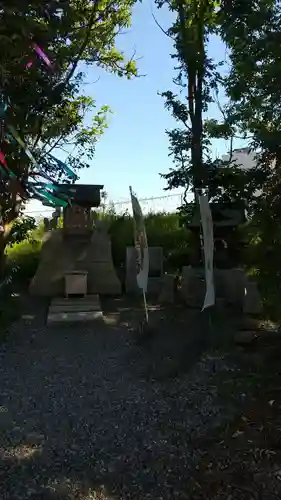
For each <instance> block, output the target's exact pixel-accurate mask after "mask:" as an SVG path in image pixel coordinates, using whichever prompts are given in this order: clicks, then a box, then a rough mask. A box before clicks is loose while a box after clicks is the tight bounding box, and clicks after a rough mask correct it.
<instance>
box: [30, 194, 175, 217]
mask: <svg viewBox="0 0 281 500" xmlns="http://www.w3.org/2000/svg"><path fill="white" fill-rule="evenodd" d="M176 197H177V198H178V199H180V200H181V201H182V197H183V193H178V194H169V195H166V196H155V197H151V198H139V202H140V203H142V202H143V203H148V202H151V203H153V202H154V201H157V200H158V201H159V200H168V199H171V198H176ZM104 205H105V208H110V206H113V207H116V206H120V205H131V200H128V199H127V200H124V201H116V202H114V201H109V202H108V203H105V204H104ZM54 210H55V207H53V208H52V207H50V208H44V209H41V210H26V211H25V213H26V214H27V215H33V214H38V215H42V216H43V215H45V214H46V215H48V214H50V213H52V212H53V211H54Z"/></svg>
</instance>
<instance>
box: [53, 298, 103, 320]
mask: <svg viewBox="0 0 281 500" xmlns="http://www.w3.org/2000/svg"><path fill="white" fill-rule="evenodd" d="M102 318H103V314H102V311H101V307H100V301H99V297H98V295H93V296H88V297H83V298H77V299H74V298H71V299H68V298H56V299H54V300H52V302H51V305H50V308H49V313H48V318H47V324H48V325H50V324H54V323H67V322H68V323H71V322H79V321H81V322H87V321H94V320H97V319H102Z"/></svg>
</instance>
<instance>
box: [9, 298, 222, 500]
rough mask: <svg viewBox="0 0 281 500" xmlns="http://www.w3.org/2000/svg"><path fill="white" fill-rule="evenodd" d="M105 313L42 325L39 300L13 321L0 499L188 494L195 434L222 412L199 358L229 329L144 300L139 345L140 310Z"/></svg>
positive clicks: (188, 497)
mask: <svg viewBox="0 0 281 500" xmlns="http://www.w3.org/2000/svg"><path fill="white" fill-rule="evenodd" d="M102 308H103V311H104V315H105V324H103V325H102V324H98V323H95V324H92V325H88V326H81V325H72V327H71V328H67V327H64V328H57V327H56V328H46V327H45V324H44V318H45V313H46V304H45V303H43V302H41V305H40V306H39V303H36V311H37V315H38V314H39V311H40V314H39V316H40V317H37V318H36V320H35V321H34V322H32V321H31V322H30V323H26V322H23V323H19V324H18V327H17V340H16V342H14V343H13V347H12V344H10V351H9V344H8V345H7V350H6V353H7V354H6V353H4V363H5V367H6V368H5V369H6V376H7V377H8V380H6V382H5V383H4V384H2V385H1V387H0V396H2V388H3V392H5V394H4V395H3V396H4V402H3V413H2V414H0V436H1V437H0V498H1V500H2V499H3V500H92V499H96V500H109V499H111V500H113V499H114V500H145V499H147V500H149V499H150V500H151V499H152V498H153V500H171V499H180V500H193V499H194V497H193V496H192V493H191V491H190V487H189V482H190V471H191V469H192V468H195V467H196V466H197V464H198V463H199V462H200V461H201V459H202V457H203V455H204V452H202V450H201V449H200V448H199V446H198V442H199V441H196V439H199V438H200V437H201V436H204V435H206V434H208V432H210V429H214V428H216V426H217V425H218V423H220V422H221V416H222V414H223V411H222V410H221V408H220V407H218V406H216V396H217V395H216V390H215V388H214V386H213V385H212V382H211V377H212V363H213V362H212V361H210V362H209V361H207V362H206V363H205V364H204V363H203V365H202V366H201V365H200V363H198V361H199V360H200V358H201V356H202V354H203V353H204V352H206V351H207V350H208V349H209V347H210V346H211V344H212V341H213V338H221V337H223V336H224V337H227V336H228V333H227V328H226V326H225V322H224V323H222V324H220V323H219V322H218V323H215V322H214V324H213V326H212V330H210V325H209V319H208V318H206V316H204V315H202V314H200V313H198V311H187V310H186V308H183V307H182V306H178V307H177V306H175V307H173V308H162V307H160V306H159V305H158V304H153V303H150V313H149V314H150V325H151V336H150V338H149V339H147V340H146V341H145V342H141V341H140V340H141V339H140V338H139V334H138V325H139V323H140V321H141V320H142V317H143V311H142V306H141V304H135V303H134V302H132V303H131V302H130V301H124V300H122V299H120V300H112V301H110V300H103V301H102ZM32 310H33V312H34V307H33V306H32V301H31V302H28V304H27V307H26V312H28V313H30V314H31V313H32ZM36 311H35V312H36ZM211 334H212V335H211ZM1 361H2V360H1ZM3 366H4V365H3V364H2V371H3V370H4V368H3ZM214 366H215V362H214ZM196 370H197V371H196ZM187 373H188V375H187ZM0 376H1V367H0ZM0 404H1V403H0ZM12 405H13V408H12ZM40 405H41V406H40ZM10 407H11V408H10ZM5 408H6V409H7V412H6V410H5ZM1 431H3V432H1ZM196 443H197V444H196ZM205 500H207V499H206V498H205Z"/></svg>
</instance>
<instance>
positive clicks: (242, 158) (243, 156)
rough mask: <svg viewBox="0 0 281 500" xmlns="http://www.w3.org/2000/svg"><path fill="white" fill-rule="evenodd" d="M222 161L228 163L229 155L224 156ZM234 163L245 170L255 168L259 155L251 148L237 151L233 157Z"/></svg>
mask: <svg viewBox="0 0 281 500" xmlns="http://www.w3.org/2000/svg"><path fill="white" fill-rule="evenodd" d="M222 160H224V161H228V160H229V154H227V155H223V156H222ZM232 162H233V163H236V164H237V166H238V167H240V168H241V169H243V170H248V169H251V168H254V167H255V166H256V164H257V153H255V152H254V151H250V149H249V148H241V149H235V150H234V151H233V155H232Z"/></svg>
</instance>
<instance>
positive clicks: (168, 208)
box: [25, 193, 183, 220]
mask: <svg viewBox="0 0 281 500" xmlns="http://www.w3.org/2000/svg"><path fill="white" fill-rule="evenodd" d="M139 202H140V205H141V208H142V211H143V213H144V214H148V213H159V212H167V213H172V212H175V211H176V210H177V208H178V207H179V206H180V205H182V202H183V194H182V193H180V194H170V195H167V196H157V197H153V198H139ZM110 209H114V210H115V211H116V213H117V214H123V213H125V212H128V213H129V214H132V207H131V200H129V199H128V200H124V201H117V202H113V201H107V202H106V203H105V204H103V203H102V204H101V207H100V208H99V209H98V210H110ZM54 210H55V209H54V208H51V207H44V208H42V210H26V212H25V214H26V215H30V216H31V217H34V218H35V219H36V220H42V219H43V218H44V217H51V215H52V213H53V212H54Z"/></svg>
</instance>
